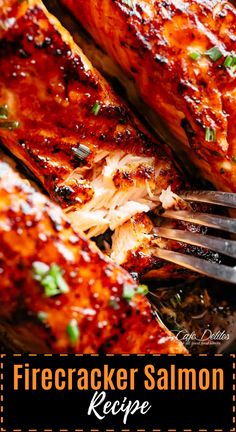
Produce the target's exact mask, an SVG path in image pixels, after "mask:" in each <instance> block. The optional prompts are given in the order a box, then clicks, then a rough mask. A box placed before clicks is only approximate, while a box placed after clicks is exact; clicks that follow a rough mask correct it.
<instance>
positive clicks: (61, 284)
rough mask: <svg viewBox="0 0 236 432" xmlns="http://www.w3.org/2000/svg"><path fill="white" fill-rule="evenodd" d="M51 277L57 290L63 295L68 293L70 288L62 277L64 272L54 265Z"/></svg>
mask: <svg viewBox="0 0 236 432" xmlns="http://www.w3.org/2000/svg"><path fill="white" fill-rule="evenodd" d="M49 274H50V276H52V278H53V279H54V280H55V282H56V285H57V288H58V289H59V291H60V292H61V293H68V292H69V287H68V285H67V283H66V281H65V279H64V278H63V276H62V271H61V269H60V267H59V266H58V265H57V264H53V265H52V266H51V268H50V270H49Z"/></svg>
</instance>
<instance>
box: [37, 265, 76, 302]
mask: <svg viewBox="0 0 236 432" xmlns="http://www.w3.org/2000/svg"><path fill="white" fill-rule="evenodd" d="M32 270H33V276H34V279H35V280H37V281H38V282H40V284H41V285H42V287H43V288H44V294H45V295H46V297H53V296H55V295H58V294H64V293H68V292H69V287H68V285H67V283H66V281H65V279H64V278H63V276H62V270H61V268H60V267H59V266H58V265H57V264H52V265H51V267H49V266H48V265H47V264H44V263H42V262H40V261H35V262H34V263H33V265H32Z"/></svg>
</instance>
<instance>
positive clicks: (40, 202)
mask: <svg viewBox="0 0 236 432" xmlns="http://www.w3.org/2000/svg"><path fill="white" fill-rule="evenodd" d="M1 156H2V155H1ZM53 281H54V282H56V285H57V286H56V287H55V286H54V287H53V285H52V284H53ZM0 286H1V289H0V331H1V332H2V329H5V333H6V338H7V339H9V340H11V339H12V340H13V341H15V344H16V345H17V347H18V350H20V349H22V350H23V351H28V352H40V353H42V352H43V353H45V352H54V353H56V352H62V353H63V352H66V353H68V352H74V353H76V352H78V353H98V352H110V353H115V352H116V353H117V352H121V353H148V352H150V353H155V352H157V353H158V352H185V349H184V347H183V346H182V344H181V343H180V342H178V341H177V340H176V339H175V338H173V337H171V333H170V332H168V330H166V329H165V328H164V327H161V325H160V324H159V323H158V322H157V320H156V318H155V316H154V314H153V312H152V310H151V306H150V305H149V302H148V301H147V299H146V298H145V296H143V295H142V294H138V287H137V285H136V283H135V282H134V280H133V279H132V278H131V276H130V275H129V274H128V273H127V272H126V271H125V270H123V269H122V268H121V267H119V266H117V265H116V264H114V263H113V262H112V261H111V260H110V259H108V258H106V257H105V256H104V255H103V254H102V253H101V252H99V251H98V250H97V248H96V247H95V246H94V244H93V243H92V242H90V241H88V240H87V239H86V238H85V237H84V236H81V235H80V234H78V232H77V231H76V230H75V229H74V228H73V227H72V226H71V224H70V222H69V221H68V219H67V218H66V217H65V215H64V214H63V211H62V210H61V209H60V208H59V207H58V206H56V205H55V204H52V203H51V202H50V201H49V200H48V199H47V198H46V197H45V196H44V195H42V194H41V193H38V192H36V191H35V189H33V188H32V187H31V186H30V185H29V184H28V182H25V181H24V180H22V179H21V178H20V177H19V175H18V174H17V173H16V172H15V171H14V170H13V169H12V168H11V167H10V166H9V164H8V163H6V162H3V161H2V157H1V162H0ZM139 290H140V288H139Z"/></svg>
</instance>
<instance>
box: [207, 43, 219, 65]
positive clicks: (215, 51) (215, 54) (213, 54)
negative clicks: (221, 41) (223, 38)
mask: <svg viewBox="0 0 236 432" xmlns="http://www.w3.org/2000/svg"><path fill="white" fill-rule="evenodd" d="M205 54H206V55H207V56H208V57H210V59H211V60H212V61H214V62H215V61H217V60H219V59H220V58H221V57H222V56H223V54H222V52H221V51H220V50H219V48H217V47H216V46H215V47H212V48H210V49H209V50H208V51H206V52H205Z"/></svg>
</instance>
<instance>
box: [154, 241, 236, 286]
mask: <svg viewBox="0 0 236 432" xmlns="http://www.w3.org/2000/svg"><path fill="white" fill-rule="evenodd" d="M155 255H156V256H157V257H158V258H161V259H164V260H166V261H170V262H172V263H174V264H178V265H180V266H182V267H186V268H188V269H189V270H193V271H195V272H198V273H201V274H202V275H205V276H209V277H211V278H213V279H217V280H221V281H223V282H230V283H233V284H235V283H236V269H235V268H234V267H228V266H226V265H223V264H217V263H212V262H209V261H206V260H204V259H201V258H196V257H194V256H191V255H184V254H182V253H179V252H173V251H169V250H166V249H158V248H157V249H156V250H155Z"/></svg>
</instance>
